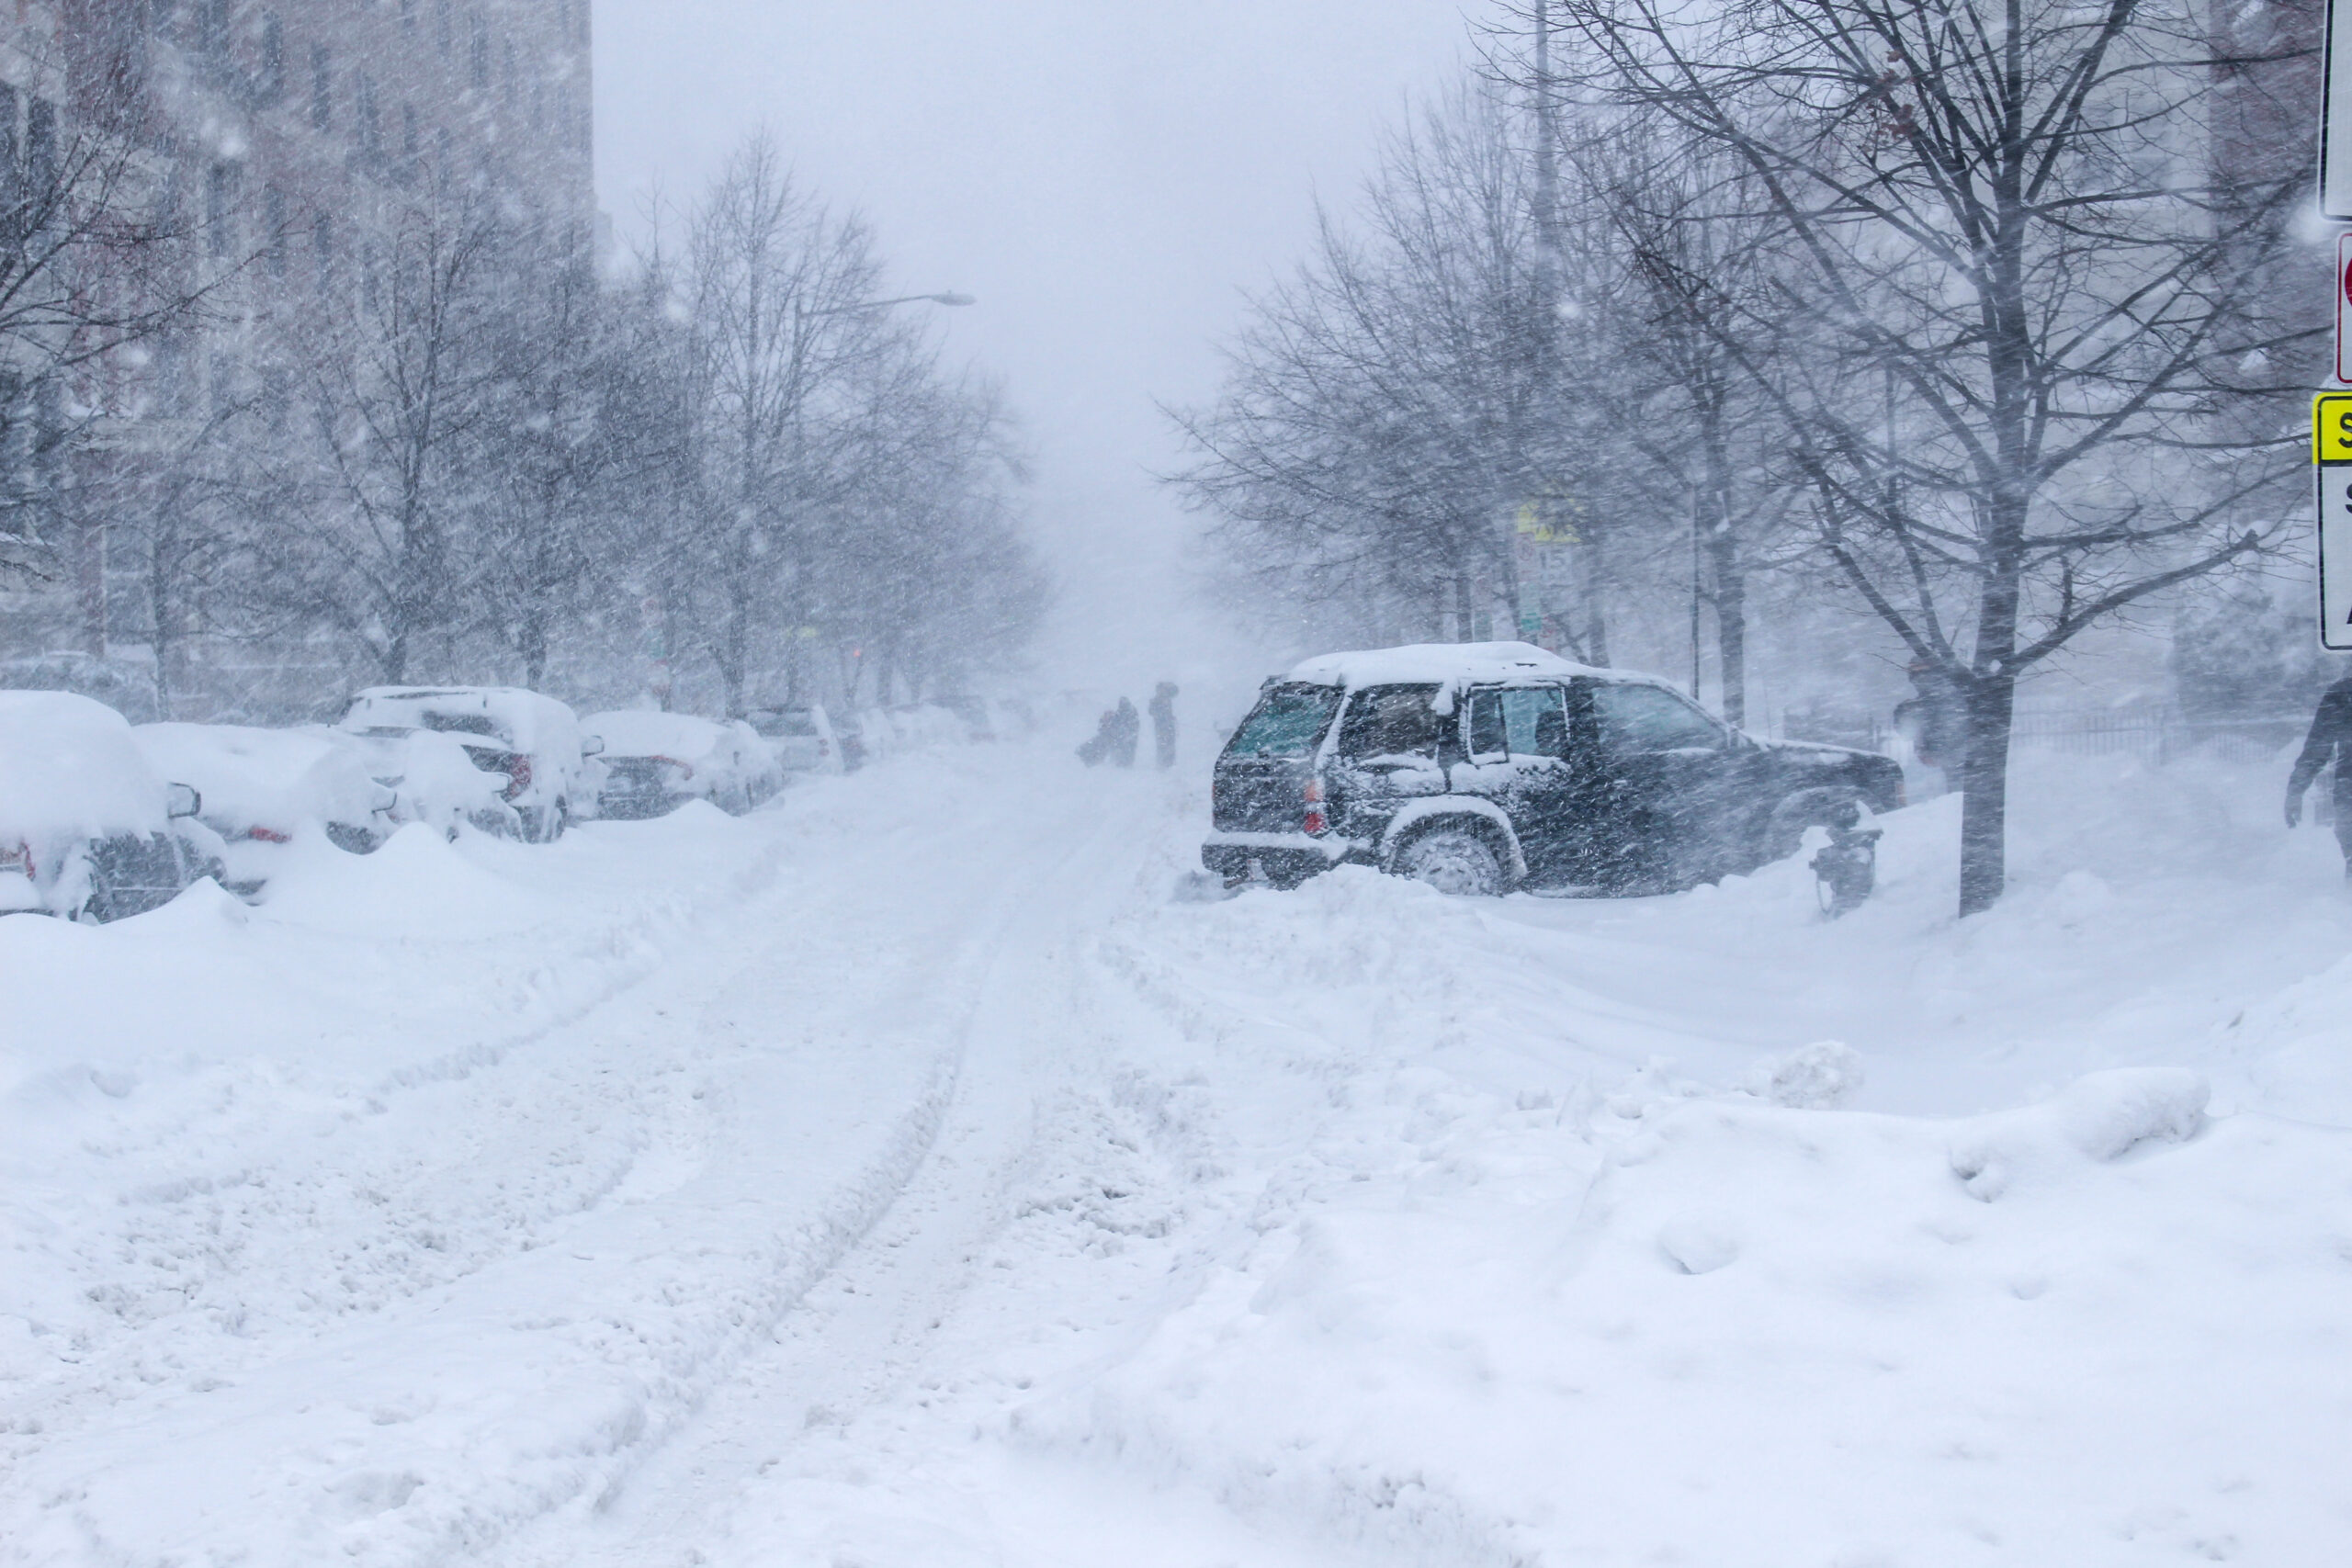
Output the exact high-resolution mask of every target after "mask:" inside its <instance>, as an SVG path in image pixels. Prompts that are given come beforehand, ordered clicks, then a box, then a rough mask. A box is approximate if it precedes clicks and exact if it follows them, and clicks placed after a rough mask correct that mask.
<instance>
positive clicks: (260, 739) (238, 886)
mask: <svg viewBox="0 0 2352 1568" xmlns="http://www.w3.org/2000/svg"><path fill="white" fill-rule="evenodd" d="M130 733H131V737H132V739H135V740H137V741H138V743H139V750H140V751H141V754H143V755H144V756H145V757H146V759H147V761H148V762H149V764H150V765H152V766H153V768H154V770H155V771H156V772H157V773H161V774H163V775H164V777H165V778H171V779H178V780H180V781H181V782H182V783H184V784H192V785H194V786H195V788H196V791H197V793H198V795H201V796H202V797H203V801H204V811H203V814H202V820H203V822H204V825H205V826H206V827H208V828H210V829H212V830H213V831H214V832H216V833H218V834H220V837H221V838H222V839H223V840H226V841H227V843H228V846H229V850H228V862H229V871H230V875H231V881H230V884H229V886H230V888H231V890H232V892H236V893H241V894H243V893H252V892H255V891H258V890H259V889H260V887H261V886H262V885H263V883H265V882H266V881H267V880H268V877H269V874H270V872H271V870H272V869H273V860H274V857H275V855H276V853H277V851H276V848H275V846H277V845H279V844H284V843H288V842H290V841H291V840H293V838H294V836H295V835H296V834H297V833H300V832H304V831H308V830H310V829H313V828H317V829H322V830H323V831H324V832H325V834H326V836H327V838H328V839H329V840H331V841H333V842H334V844H335V845H336V846H337V847H338V848H341V849H345V850H348V851H349V852H352V853H353V854H366V853H368V852H370V851H371V850H373V849H375V848H376V846H377V845H379V844H380V843H382V842H383V841H384V839H385V838H386V836H387V835H389V834H390V832H391V830H392V828H393V826H394V818H393V816H392V809H393V807H394V806H395V804H396V803H397V796H396V795H394V793H393V791H392V789H391V788H390V786H388V785H385V784H379V783H377V782H376V780H375V779H374V778H373V777H372V776H371V775H370V773H369V771H368V768H369V758H368V754H367V752H366V751H365V750H363V749H362V746H361V743H360V742H359V741H358V740H357V739H355V738H353V737H351V736H348V735H345V734H343V733H342V732H340V731H339V730H334V729H329V728H326V727H325V726H323V725H309V726H305V727H303V728H299V729H262V728H254V727H251V726H248V725H240V724H142V725H139V726H138V727H136V728H133V729H132V730H131V732H130Z"/></svg>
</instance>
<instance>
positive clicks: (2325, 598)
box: [2312, 392, 2352, 653]
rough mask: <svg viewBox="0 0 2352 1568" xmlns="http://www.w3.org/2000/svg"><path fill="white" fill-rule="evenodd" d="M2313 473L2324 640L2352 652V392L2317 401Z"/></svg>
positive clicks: (2324, 396) (2329, 394)
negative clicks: (2316, 507)
mask: <svg viewBox="0 0 2352 1568" xmlns="http://www.w3.org/2000/svg"><path fill="white" fill-rule="evenodd" d="M2312 474H2313V475H2314V476H2316V494H2317V498H2318V502H2319V641H2320V646H2321V647H2322V648H2325V649H2331V650H2333V651H2335V652H2339V653H2346V652H2352V392H2322V393H2321V394H2320V395H2319V396H2318V397H2316V398H2313V399H2312Z"/></svg>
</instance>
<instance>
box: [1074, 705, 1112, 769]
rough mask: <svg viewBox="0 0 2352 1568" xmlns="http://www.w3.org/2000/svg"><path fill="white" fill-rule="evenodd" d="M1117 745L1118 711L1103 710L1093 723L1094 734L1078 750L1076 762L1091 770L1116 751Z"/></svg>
mask: <svg viewBox="0 0 2352 1568" xmlns="http://www.w3.org/2000/svg"><path fill="white" fill-rule="evenodd" d="M1118 744H1119V710H1118V709H1116V708H1104V709H1103V716H1102V717H1101V718H1100V719H1098V720H1096V721H1095V725H1094V734H1093V736H1092V737H1091V739H1088V740H1087V742H1086V743H1085V744H1084V745H1082V746H1080V748H1079V749H1078V760H1079V761H1081V762H1083V763H1085V764H1086V765H1087V766H1088V767H1090V768H1091V767H1093V766H1095V765H1096V764H1098V763H1100V762H1101V761H1103V758H1105V757H1108V756H1109V755H1110V754H1111V753H1112V752H1113V751H1114V750H1117V748H1118Z"/></svg>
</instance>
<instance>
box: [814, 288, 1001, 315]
mask: <svg viewBox="0 0 2352 1568" xmlns="http://www.w3.org/2000/svg"><path fill="white" fill-rule="evenodd" d="M922 300H927V301H929V302H930V303H932V304H933V305H977V304H978V303H979V301H978V300H977V299H973V298H972V297H971V296H970V295H968V294H957V293H956V292H954V291H953V290H949V291H947V292H945V293H941V294H901V295H899V297H898V298H897V299H860V300H858V301H857V302H856V303H854V304H851V305H826V306H822V307H820V309H818V310H809V308H808V307H806V306H804V305H802V304H800V303H799V302H798V301H797V300H796V301H795V302H794V303H793V307H792V310H793V314H795V315H797V316H798V317H799V318H800V319H801V320H802V321H807V320H808V319H809V317H811V316H846V315H849V314H851V313H853V312H854V311H858V310H888V309H889V308H890V307H891V306H893V305H912V304H915V303H916V302H918V301H922Z"/></svg>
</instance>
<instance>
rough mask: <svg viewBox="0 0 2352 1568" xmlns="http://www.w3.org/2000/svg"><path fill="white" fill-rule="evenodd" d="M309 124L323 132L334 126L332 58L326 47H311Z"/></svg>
mask: <svg viewBox="0 0 2352 1568" xmlns="http://www.w3.org/2000/svg"><path fill="white" fill-rule="evenodd" d="M311 125H312V126H314V127H316V128H317V129H318V130H327V129H328V128H329V127H331V126H333V125H334V55H332V54H329V53H328V52H327V46H326V45H324V44H322V43H314V44H312V45H311Z"/></svg>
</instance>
